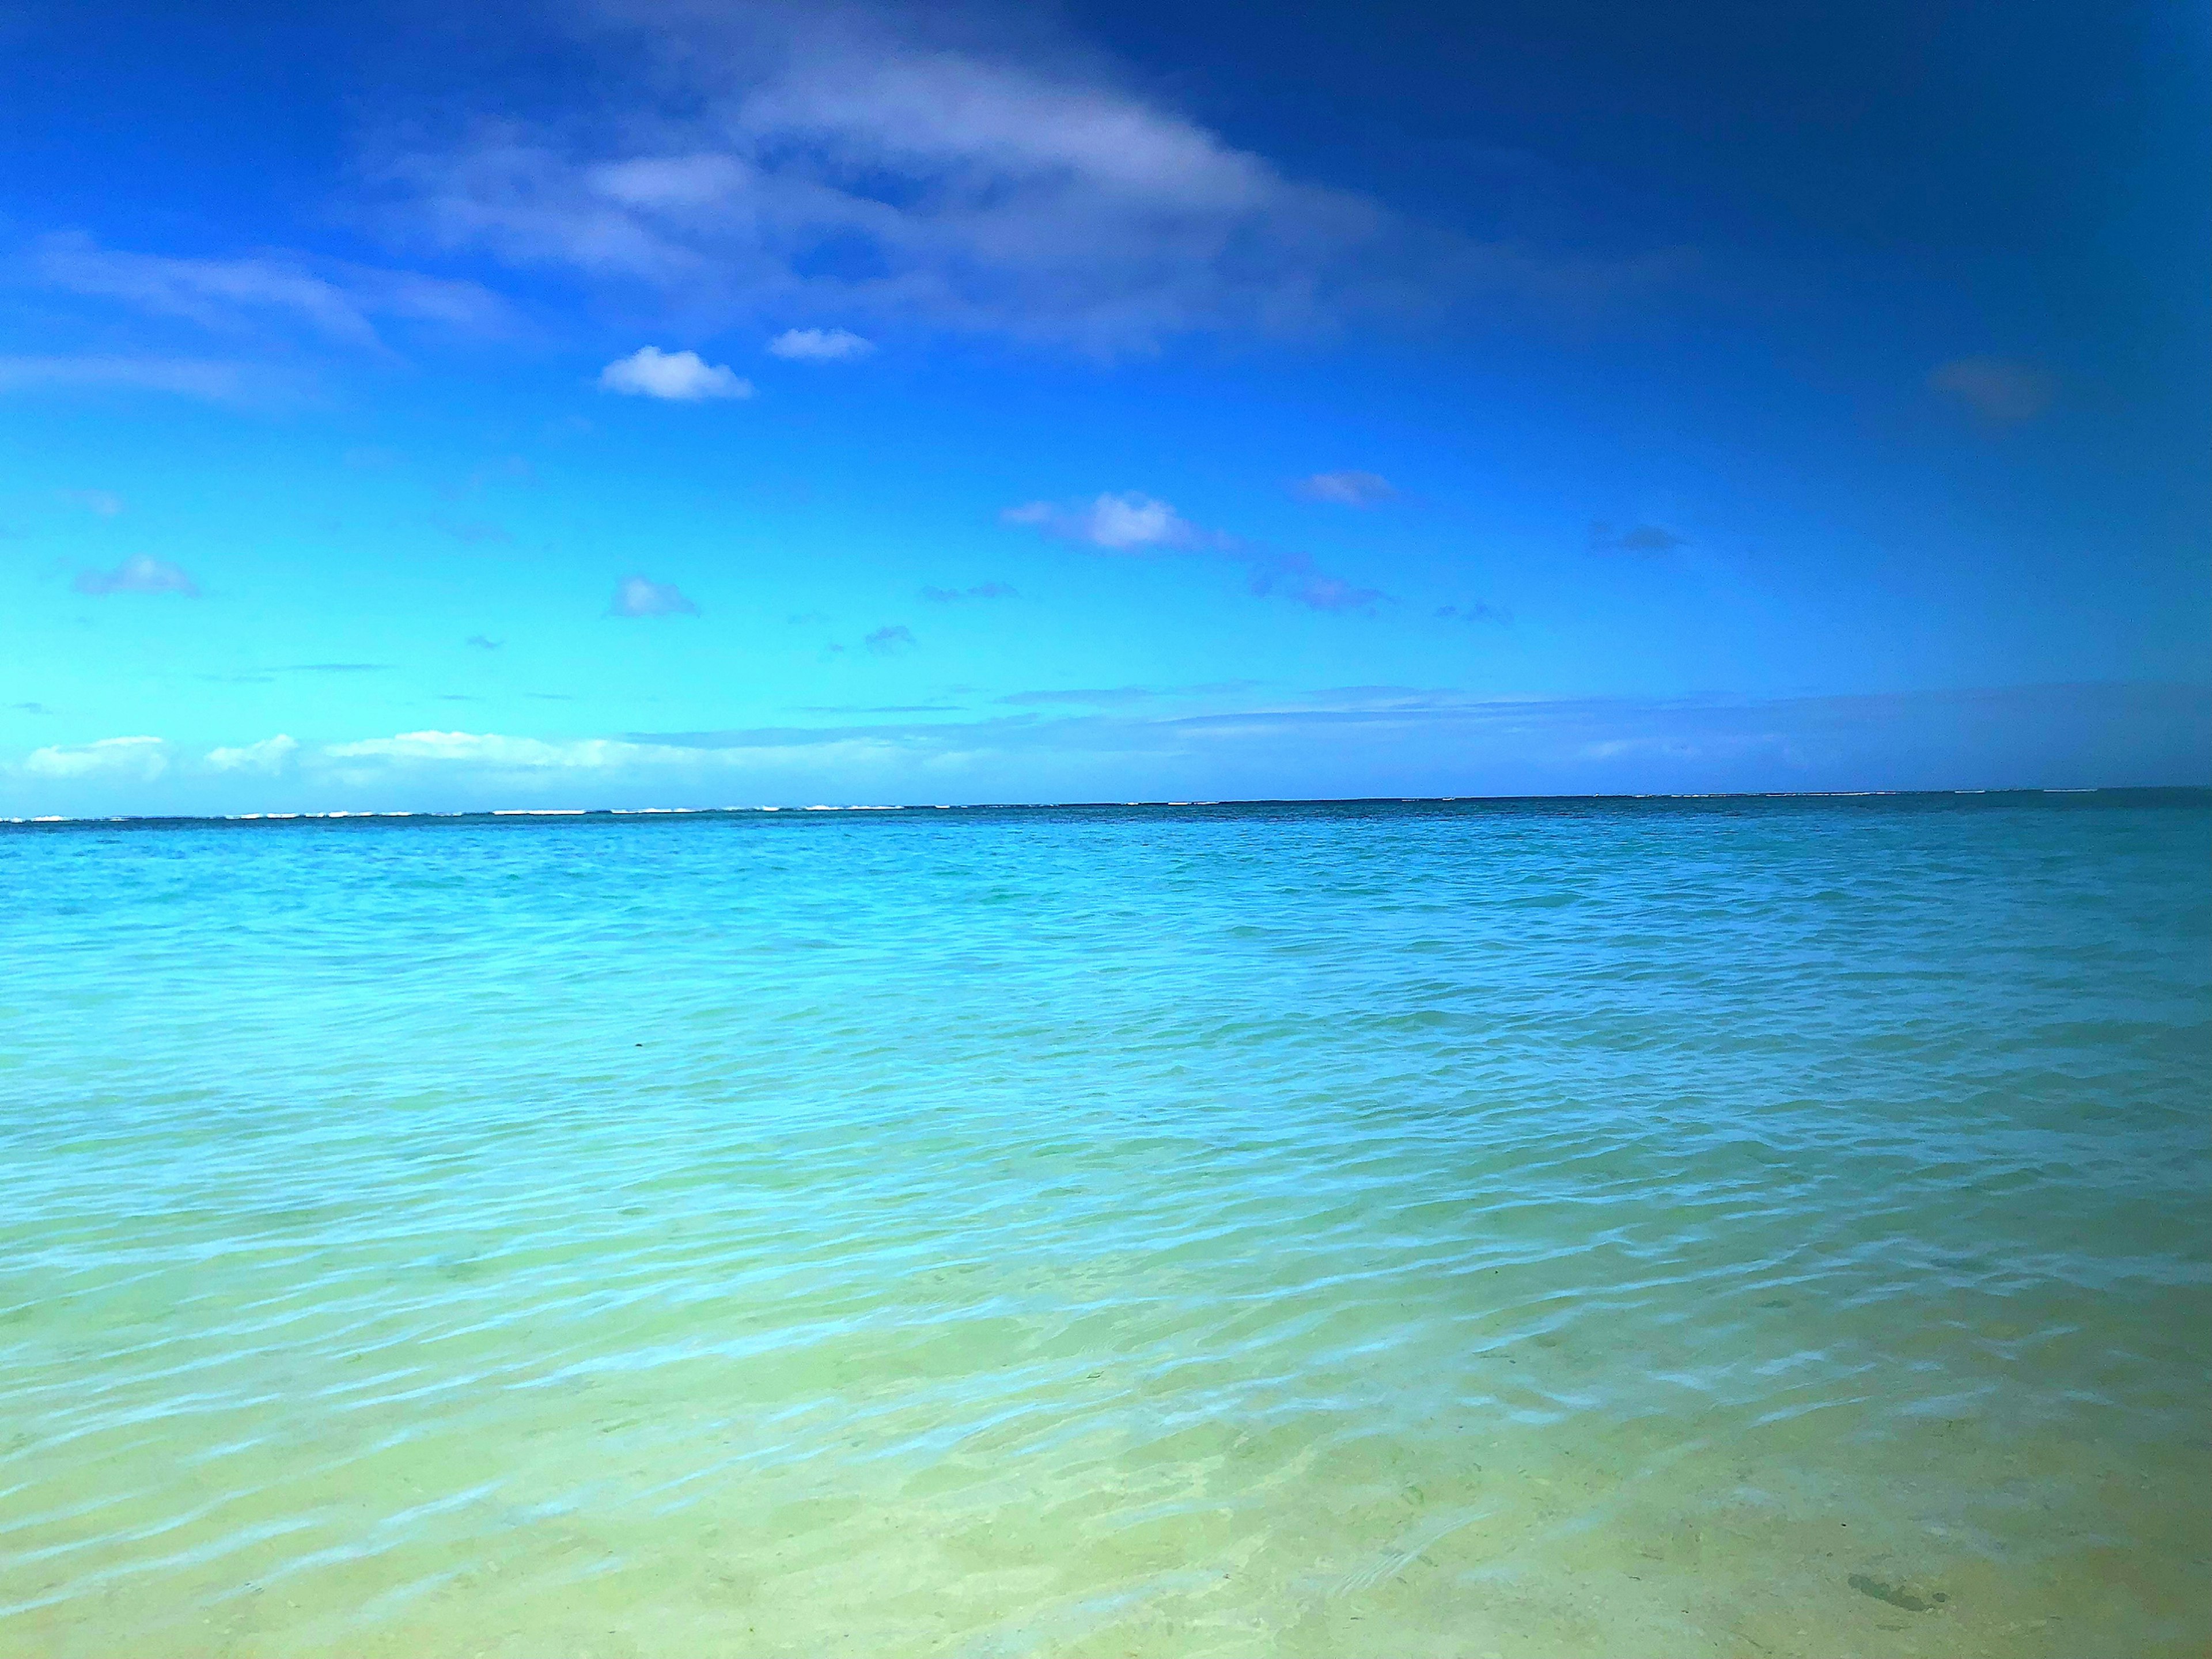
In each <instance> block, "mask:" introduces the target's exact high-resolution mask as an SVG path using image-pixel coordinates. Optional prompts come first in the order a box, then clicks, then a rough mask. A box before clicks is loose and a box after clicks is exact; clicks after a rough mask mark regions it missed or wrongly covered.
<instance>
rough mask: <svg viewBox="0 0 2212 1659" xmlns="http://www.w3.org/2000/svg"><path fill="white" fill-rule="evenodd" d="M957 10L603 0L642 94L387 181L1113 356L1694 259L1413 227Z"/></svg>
mask: <svg viewBox="0 0 2212 1659" xmlns="http://www.w3.org/2000/svg"><path fill="white" fill-rule="evenodd" d="M957 12H958V9H957V8H929V7H897V6H892V5H889V4H880V3H879V4H867V3H851V4H842V5H838V6H834V7H802V6H799V5H795V4H784V5H778V4H753V5H747V6H744V7H708V6H703V5H696V4H689V3H680V0H599V3H588V0H587V3H585V4H581V5H579V6H577V7H574V8H573V9H569V10H568V11H567V12H566V14H565V15H568V16H570V17H573V18H580V19H581V20H583V21H582V23H581V27H583V29H584V30H585V31H586V36H587V38H588V40H589V49H590V50H591V51H592V53H593V54H594V55H595V57H597V58H599V61H601V62H602V63H603V64H608V65H610V66H620V65H626V64H633V63H635V64H636V65H637V66H638V67H637V69H636V70H635V72H628V73H625V72H623V70H622V69H621V68H619V67H617V68H614V69H613V70H612V71H611V72H610V73H609V74H607V75H605V76H602V77H600V80H601V83H602V84H604V85H606V86H610V87H613V88H619V89H620V90H619V91H618V92H617V93H615V94H613V95H612V97H611V99H609V100H606V101H604V102H601V103H599V104H597V105H595V106H586V107H571V108H568V109H567V110H564V111H562V112H558V113H557V114H556V115H554V116H552V117H550V118H548V119H546V120H545V121H544V122H543V123H542V124H532V123H528V122H525V121H522V120H519V119H517V118H514V117H513V115H512V114H510V113H508V112H495V111H492V110H489V109H486V110H484V111H482V112H479V115H478V117H477V119H476V120H475V121H473V122H472V123H464V124H460V125H458V126H457V127H454V128H449V129H447V130H446V131H443V132H441V133H439V134H437V135H435V136H432V137H426V136H425V135H424V134H423V133H422V131H421V130H419V129H417V130H416V131H411V132H410V133H408V134H406V135H404V137H403V136H398V135H394V136H392V137H391V138H390V139H388V140H387V142H386V143H385V145H384V146H383V148H382V149H381V152H380V154H379V155H377V156H376V157H375V158H374V160H373V161H372V163H371V170H372V172H373V173H374V174H375V175H376V177H377V178H378V179H380V184H381V186H382V188H383V190H384V191H386V209H385V211H386V215H387V222H389V223H390V224H392V226H393V227H394V228H397V229H398V231H399V232H400V233H401V234H404V235H406V236H409V237H411V238H413V239H416V240H421V241H423V242H426V243H428V244H429V245H431V246H438V247H441V248H447V249H470V250H488V251H489V252H491V253H493V254H494V255H495V256H496V257H498V258H502V259H505V260H507V261H508V262H511V263H513V264H520V265H545V264H551V265H556V266H562V267H566V268H568V269H569V270H574V271H578V272H580V273H583V274H586V276H592V277H595V278H599V279H611V280H614V281H617V282H621V283H638V284H643V285H645V286H646V287H647V288H648V289H652V290H653V291H656V292H657V293H659V294H660V295H663V296H665V298H666V300H668V301H672V302H675V303H678V304H680V305H681V306H683V307H685V308H687V309H688V310H690V311H691V312H692V313H695V314H697V315H701V316H720V317H726V318H733V317H736V316H739V315H744V316H750V317H753V318H763V317H769V316H792V315H800V316H806V317H812V318H817V319H825V320H826V319H831V318H836V319H840V320H841V321H845V322H854V321H861V320H869V321H870V322H871V325H873V324H876V323H880V324H884V325H902V324H903V325H920V326H923V327H927V328H929V329H933V330H954V331H963V332H987V333H995V334H1000V335H1006V336H1012V337H1018V338H1022V339H1026V340H1033V341H1048V342H1053V343H1060V344H1065V345H1071V346H1073V347H1076V348H1078V349H1085V350H1089V351H1094V352H1099V353H1115V352H1123V351H1132V350H1135V351H1142V350H1147V349H1152V348H1154V347H1155V346H1157V345H1158V343H1160V342H1161V341H1162V340H1164V338H1167V337H1171V336H1174V335H1177V334H1182V333H1187V332H1190V331H1226V330H1237V331H1261V332H1267V333H1283V332H1290V331H1303V330H1310V329H1315V328H1326V327H1328V326H1332V325H1335V324H1336V323H1338V322H1340V321H1341V320H1343V319H1345V318H1346V317H1347V316H1349V315H1353V314H1358V313H1378V312H1383V313H1402V312H1407V311H1422V310H1428V309H1432V308H1434V307H1436V306H1438V305H1443V304H1450V303H1455V302H1457V301H1458V300H1459V299H1460V298H1461V297H1462V296H1468V295H1480V296H1486V297H1490V298H1492V299H1496V298H1499V297H1503V296H1516V297H1531V296H1533V297H1536V298H1539V299H1540V300H1541V301H1544V302H1546V303H1553V302H1558V303H1565V304H1567V305H1571V306H1583V305H1586V304H1588V303H1589V302H1591V301H1593V299H1601V298H1602V297H1603V296H1604V295H1608V294H1611V293H1614V292H1617V291H1620V290H1621V289H1625V288H1632V287H1638V286H1641V285H1645V284H1648V283H1650V282H1651V281H1652V280H1655V279H1661V278H1663V276H1665V274H1667V272H1668V271H1671V270H1673V269H1674V266H1676V265H1679V264H1680V261H1679V258H1675V259H1674V262H1673V264H1668V262H1667V261H1666V260H1656V261H1655V259H1654V258H1653V257H1652V256H1644V257H1641V258H1631V259H1624V260H1610V261H1609V260H1593V259H1589V258H1572V257H1565V256H1561V255H1558V254H1554V253H1551V252H1547V251H1546V250H1543V249H1540V248H1536V247H1533V246H1528V245H1525V244H1521V243H1488V244H1486V243H1481V242H1478V241H1475V240H1470V239H1468V238H1467V237H1465V236H1463V235H1460V234H1455V233H1453V232H1449V231H1446V230H1442V229H1439V228H1432V227H1425V226H1422V225H1419V224H1416V223H1413V222H1408V221H1407V220H1406V219H1404V218H1402V217H1401V216H1398V215H1395V214H1394V213H1392V212H1391V211H1390V210H1388V209H1386V208H1385V207H1383V205H1382V204H1380V203H1378V202H1376V201H1375V200H1374V199H1372V198H1370V197H1366V196H1364V195H1361V194H1359V193H1357V192H1355V191H1346V190H1340V189H1335V188H1332V187H1329V186H1327V185H1319V184H1315V183H1310V182H1307V181H1304V180H1301V179H1296V178H1293V177H1291V176H1290V175H1288V174H1287V173H1285V172H1284V171H1283V170H1282V169H1281V168H1280V167H1277V166H1276V165H1275V164H1274V163H1273V162H1271V161H1268V160H1267V158H1265V157H1264V156H1261V155H1256V154H1255V153H1253V152H1251V151H1249V150H1247V149H1240V148H1238V147H1237V145H1235V144H1233V143H1230V142H1228V141H1227V140H1226V139H1225V138H1224V137H1222V136H1221V135H1220V134H1218V133H1217V132H1215V131H1212V130H1210V129H1209V128H1207V127H1206V126H1205V125H1202V124H1200V122H1198V121H1196V120H1194V119H1192V118H1190V117H1188V115H1185V114H1183V113H1182V112H1178V111H1176V110H1175V109H1173V108H1171V107H1170V106H1167V105H1166V104H1165V103H1164V102H1163V101H1162V100H1159V99H1158V97H1156V96H1152V95H1150V94H1146V92H1143V91H1140V90H1139V89H1137V88H1135V87H1134V86H1133V83H1132V82H1130V81H1129V80H1128V79H1127V77H1124V76H1121V75H1119V74H1117V73H1116V72H1115V71H1114V70H1112V69H1111V68H1110V67H1109V66H1108V65H1107V64H1106V63H1105V61H1104V59H1103V58H1102V57H1101V55H1100V54H1098V53H1097V52H1083V51H1081V50H1079V49H1074V48H1072V47H1071V46H1069V43H1066V42H1064V41H1052V40H1047V39H1046V38H1045V35H1046V32H1045V31H1044V30H1042V29H1041V28H1037V27H1032V28H1030V29H1029V30H1027V31H1025V32H1024V35H1023V39H1024V40H1027V41H1028V42H1029V43H1030V46H1034V47H1036V49H1035V50H1031V49H1029V47H1024V46H1017V45H1016V44H1015V43H1014V40H1013V39H1012V37H1011V36H1008V35H1006V33H1004V32H1002V33H1001V34H1000V39H999V40H998V41H997V42H996V43H994V45H992V46H979V45H978V44H977V43H976V41H975V39H974V38H973V36H972V34H969V33H963V31H962V27H961V23H960V21H959V18H958V16H957ZM648 63H649V64H650V65H651V68H650V70H647V69H646V67H645V65H646V64H648ZM796 332H799V333H805V332H806V331H805V330H799V331H796ZM824 332H831V331H829V330H824Z"/></svg>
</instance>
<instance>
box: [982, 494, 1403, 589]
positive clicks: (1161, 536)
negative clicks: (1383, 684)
mask: <svg viewBox="0 0 2212 1659" xmlns="http://www.w3.org/2000/svg"><path fill="white" fill-rule="evenodd" d="M999 520H1000V523H1002V524H1009V525H1028V526H1033V527H1034V528H1035V529H1036V531H1037V532H1038V533H1039V534H1041V535H1046V536H1054V537H1057V538H1060V540H1062V541H1071V542H1079V543H1082V544H1085V546H1089V547H1095V548H1097V549H1098V550H1100V551H1102V552H1106V553H1135V554H1144V553H1183V554H1194V555H1201V556H1209V557H1212V558H1218V559H1225V560H1228V561H1230V562H1233V563H1237V564H1241V565H1243V566H1244V567H1245V569H1246V571H1247V573H1248V576H1249V582H1248V586H1249V587H1250V589H1251V591H1252V592H1253V593H1254V594H1255V595H1256V596H1261V597H1266V596H1267V595H1270V594H1272V595H1274V596H1276V597H1279V598H1281V599H1290V600H1291V601H1293V602H1294V603H1296V604H1298V605H1305V606H1307V607H1308V608H1309V609H1310V610H1315V611H1365V610H1368V609H1370V608H1371V607H1372V606H1373V605H1376V603H1378V602H1379V601H1381V600H1382V599H1385V598H1387V597H1388V596H1387V595H1385V594H1384V593H1383V592H1382V591H1381V590H1380V589H1379V588H1373V587H1360V586H1355V585H1354V584H1352V583H1351V582H1347V581H1345V580H1342V579H1341V578H1340V577H1336V576H1330V575H1325V574H1322V572H1321V571H1318V570H1316V569H1315V568H1314V562H1313V560H1312V559H1311V558H1310V556H1307V555H1306V554H1304V553H1279V552H1275V551H1273V550H1270V549H1268V548H1266V547H1261V546H1259V545H1257V544H1254V543H1251V542H1248V541H1245V540H1243V538H1239V537H1236V536H1231V535H1230V534H1228V533H1226V532H1223V531H1218V530H1207V529H1205V528H1203V527H1201V526H1198V525H1194V524H1193V523H1192V522H1191V521H1190V520H1188V519H1186V518H1184V517H1183V516H1182V514H1181V513H1177V512H1176V510H1175V508H1174V507H1170V505H1169V504H1168V503H1167V502H1165V501H1159V500H1157V499H1155V498H1154V497H1152V496H1150V495H1141V494H1139V493H1138V492H1137V491H1135V490H1127V491H1124V492H1122V493H1121V494H1120V495H1113V494H1108V495H1100V496H1098V497H1097V499H1096V500H1093V501H1089V502H1086V503H1083V504H1081V505H1078V506H1072V507H1062V506H1058V505H1055V504H1054V503H1053V502H1051V501H1030V502H1028V503H1027V504H1025V505H1024V506H1021V507H1008V508H1006V510H1005V511H1004V512H1002V513H1000V514H999Z"/></svg>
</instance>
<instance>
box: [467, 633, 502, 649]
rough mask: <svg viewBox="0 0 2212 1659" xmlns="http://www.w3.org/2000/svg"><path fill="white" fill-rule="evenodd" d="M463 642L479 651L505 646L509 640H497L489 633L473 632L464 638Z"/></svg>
mask: <svg viewBox="0 0 2212 1659" xmlns="http://www.w3.org/2000/svg"><path fill="white" fill-rule="evenodd" d="M461 643H462V644H463V645H465V646H469V647H472V648H473V649H475V650H478V651H496V650H498V649H499V648H500V647H502V646H504V645H505V644H506V643H507V641H505V640H495V639H494V638H492V637H491V635H489V634H471V635H469V636H468V638H466V639H465V640H463V641H461Z"/></svg>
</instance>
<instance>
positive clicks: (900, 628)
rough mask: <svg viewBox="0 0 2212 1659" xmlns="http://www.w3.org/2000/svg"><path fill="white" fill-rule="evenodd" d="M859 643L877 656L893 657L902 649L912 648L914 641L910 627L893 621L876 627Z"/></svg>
mask: <svg viewBox="0 0 2212 1659" xmlns="http://www.w3.org/2000/svg"><path fill="white" fill-rule="evenodd" d="M860 643H861V644H863V645H865V646H866V647H868V649H869V650H871V651H872V652H874V653H876V655H878V657H895V656H896V655H898V654H899V653H901V652H902V651H911V650H913V649H914V647H915V637H914V630H913V629H910V628H908V627H906V626H905V625H904V624H902V623H892V624H890V626H889V627H885V628H878V629H876V631H875V632H874V633H872V634H871V635H868V637H867V638H866V639H865V640H863V641H860Z"/></svg>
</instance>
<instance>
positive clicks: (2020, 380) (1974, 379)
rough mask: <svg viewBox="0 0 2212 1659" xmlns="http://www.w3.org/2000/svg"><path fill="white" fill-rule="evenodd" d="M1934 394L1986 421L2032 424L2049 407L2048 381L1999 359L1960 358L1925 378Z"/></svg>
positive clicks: (2035, 371) (2025, 367)
mask: <svg viewBox="0 0 2212 1659" xmlns="http://www.w3.org/2000/svg"><path fill="white" fill-rule="evenodd" d="M1928 385H1929V388H1930V389H1931V390H1933V391H1936V392H1943V393H1944V394H1946V395H1947V396H1949V397H1953V398H1957V399H1958V400H1959V401H1960V403H1962V404H1966V407H1967V408H1969V409H1971V410H1973V411H1974V412H1975V413H1976V414H1977V415H1979V416H1982V417H1983V418H1984V419H1985V420H1991V421H2002V422H2008V423H2010V422H2019V421H2028V420H2033V419H2034V418H2035V416H2038V415H2040V414H2041V413H2043V411H2044V410H2045V409H2046V408H2048V407H2049V406H2050V404H2051V394H2052V392H2053V390H2054V388H2053V387H2052V386H2051V377H2050V376H2049V375H2048V374H2045V373H2044V372H2043V371H2042V370H2041V369H2039V368H2035V367H2034V366H2033V364H2029V363H2016V362H2008V361H2006V360H2005V359H2004V358H2002V357H1959V358H1954V360H1953V361H1951V362H1948V363H1942V364H1938V365H1937V366H1936V368H1935V369H1934V370H1933V371H1932V372H1931V373H1930V374H1929V376H1928Z"/></svg>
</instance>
